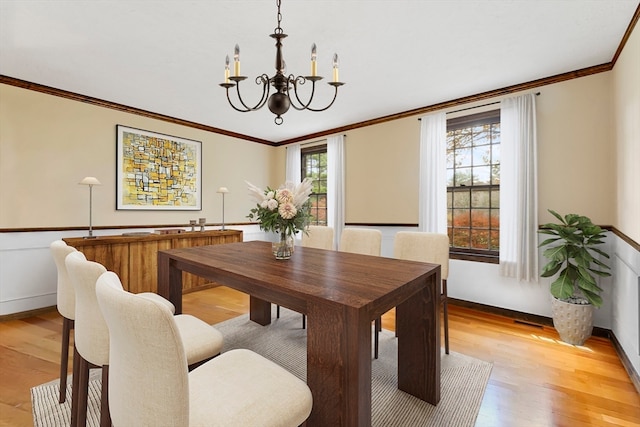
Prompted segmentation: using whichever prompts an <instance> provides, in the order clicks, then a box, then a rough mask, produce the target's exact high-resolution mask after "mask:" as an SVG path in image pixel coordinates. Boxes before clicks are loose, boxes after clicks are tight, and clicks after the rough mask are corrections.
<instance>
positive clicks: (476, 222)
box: [471, 209, 489, 228]
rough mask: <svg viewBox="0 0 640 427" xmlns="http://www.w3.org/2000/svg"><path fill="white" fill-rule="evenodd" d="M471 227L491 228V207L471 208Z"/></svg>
mask: <svg viewBox="0 0 640 427" xmlns="http://www.w3.org/2000/svg"><path fill="white" fill-rule="evenodd" d="M471 227H472V228H489V209H471Z"/></svg>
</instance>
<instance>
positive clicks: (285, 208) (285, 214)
mask: <svg viewBox="0 0 640 427" xmlns="http://www.w3.org/2000/svg"><path fill="white" fill-rule="evenodd" d="M278 213H279V214H280V216H281V217H282V218H284V219H291V218H293V217H295V216H296V214H297V213H298V210H297V209H296V207H295V206H294V205H293V203H290V202H289V203H283V204H281V205H280V207H279V208H278Z"/></svg>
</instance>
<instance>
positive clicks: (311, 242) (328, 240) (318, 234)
mask: <svg viewBox="0 0 640 427" xmlns="http://www.w3.org/2000/svg"><path fill="white" fill-rule="evenodd" d="M301 245H302V246H303V247H307V248H317V249H327V250H333V249H334V247H333V227H327V226H324V225H310V226H309V227H307V233H302V243H301Z"/></svg>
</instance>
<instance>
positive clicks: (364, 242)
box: [338, 228, 382, 359]
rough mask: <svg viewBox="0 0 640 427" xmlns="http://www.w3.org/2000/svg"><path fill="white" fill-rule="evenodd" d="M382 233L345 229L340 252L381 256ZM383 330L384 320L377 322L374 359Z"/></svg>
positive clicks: (360, 229)
mask: <svg viewBox="0 0 640 427" xmlns="http://www.w3.org/2000/svg"><path fill="white" fill-rule="evenodd" d="M381 247H382V233H381V232H380V230H373V229H370V228H345V229H344V230H342V235H341V236H340V245H339V246H338V250H339V251H341V252H351V253H355V254H362V255H373V256H380V250H381ZM381 329H382V318H381V317H378V318H377V319H376V320H375V330H376V333H375V335H374V343H373V357H374V358H376V359H377V358H378V331H379V330H381Z"/></svg>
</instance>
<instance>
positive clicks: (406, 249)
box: [393, 231, 449, 354]
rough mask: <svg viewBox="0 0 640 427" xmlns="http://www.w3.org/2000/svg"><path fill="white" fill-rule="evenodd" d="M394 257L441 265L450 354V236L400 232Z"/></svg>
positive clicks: (442, 293) (444, 311)
mask: <svg viewBox="0 0 640 427" xmlns="http://www.w3.org/2000/svg"><path fill="white" fill-rule="evenodd" d="M393 257H394V258H398V259H404V260H409V261H420V262H427V263H430V264H440V277H441V279H442V284H441V288H440V303H441V304H442V310H443V320H444V349H445V353H446V354H449V313H448V303H447V277H449V236H447V235H446V234H442V233H427V232H420V231H399V232H398V233H396V237H395V238H394V242H393Z"/></svg>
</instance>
